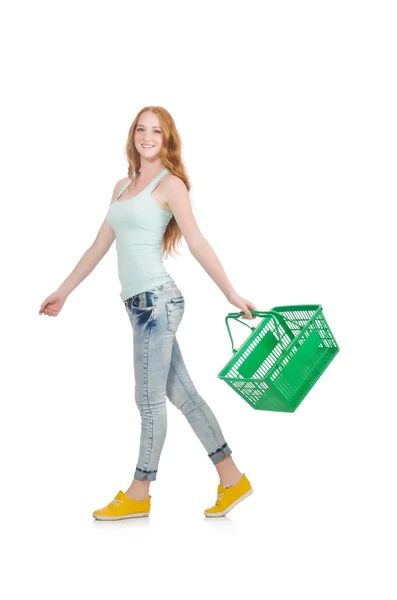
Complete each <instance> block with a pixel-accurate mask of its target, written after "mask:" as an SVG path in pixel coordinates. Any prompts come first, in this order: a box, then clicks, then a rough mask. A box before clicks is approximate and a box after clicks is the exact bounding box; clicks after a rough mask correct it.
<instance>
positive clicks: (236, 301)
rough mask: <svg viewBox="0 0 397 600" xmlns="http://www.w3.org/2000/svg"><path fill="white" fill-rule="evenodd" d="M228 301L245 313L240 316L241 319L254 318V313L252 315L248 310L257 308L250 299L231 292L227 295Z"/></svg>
mask: <svg viewBox="0 0 397 600" xmlns="http://www.w3.org/2000/svg"><path fill="white" fill-rule="evenodd" d="M228 301H229V302H230V304H233V305H234V306H237V308H239V309H240V310H242V311H243V312H244V313H245V315H244V316H242V317H241V318H242V319H247V320H252V319H256V315H252V314H251V313H250V310H257V308H256V306H255V304H254V303H253V302H250V300H246V299H245V298H243V297H242V296H239V295H238V294H237V293H236V292H232V293H231V294H230V296H229V297H228Z"/></svg>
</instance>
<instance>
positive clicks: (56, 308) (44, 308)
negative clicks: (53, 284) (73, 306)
mask: <svg viewBox="0 0 397 600" xmlns="http://www.w3.org/2000/svg"><path fill="white" fill-rule="evenodd" d="M66 298H67V296H65V294H62V292H59V291H56V292H54V293H53V294H51V295H50V296H48V298H46V299H45V300H44V302H42V303H41V306H40V310H39V315H41V314H44V315H48V316H49V317H56V316H58V314H59V312H60V310H61V308H62V306H63V305H64V304H65V300H66Z"/></svg>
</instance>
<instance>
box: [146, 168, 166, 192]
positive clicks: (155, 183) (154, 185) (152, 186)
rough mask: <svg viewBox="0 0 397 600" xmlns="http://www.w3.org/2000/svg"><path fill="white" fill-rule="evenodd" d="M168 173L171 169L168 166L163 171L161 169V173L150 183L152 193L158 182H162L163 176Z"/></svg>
mask: <svg viewBox="0 0 397 600" xmlns="http://www.w3.org/2000/svg"><path fill="white" fill-rule="evenodd" d="M167 173H169V169H167V167H165V168H164V169H163V170H162V171H160V173H159V174H158V175H157V176H156V177H155V178H154V179H153V181H152V182H151V183H150V186H149V192H150V193H152V192H153V190H154V188H155V187H156V185H157V184H159V183H160V181H161V180H162V179H163V177H164V176H165V175H167Z"/></svg>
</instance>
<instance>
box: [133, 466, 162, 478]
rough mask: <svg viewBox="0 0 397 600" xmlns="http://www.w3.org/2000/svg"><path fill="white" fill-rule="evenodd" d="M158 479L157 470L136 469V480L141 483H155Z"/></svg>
mask: <svg viewBox="0 0 397 600" xmlns="http://www.w3.org/2000/svg"><path fill="white" fill-rule="evenodd" d="M156 477H157V469H140V468H139V467H136V470H135V473H134V479H138V480H139V481H155V480H156Z"/></svg>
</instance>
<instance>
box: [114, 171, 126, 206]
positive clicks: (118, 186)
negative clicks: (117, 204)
mask: <svg viewBox="0 0 397 600" xmlns="http://www.w3.org/2000/svg"><path fill="white" fill-rule="evenodd" d="M128 181H129V179H128V177H123V179H119V181H118V182H117V183H116V185H115V186H114V189H113V194H112V199H111V201H110V204H112V202H114V201H115V200H116V198H117V196H118V195H119V194H120V192H121V190H122V189H123V187H124V186H126V185H127V183H128Z"/></svg>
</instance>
